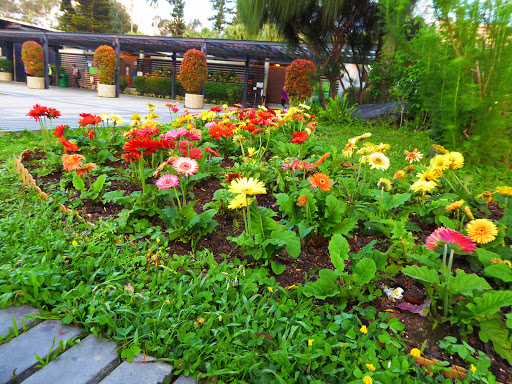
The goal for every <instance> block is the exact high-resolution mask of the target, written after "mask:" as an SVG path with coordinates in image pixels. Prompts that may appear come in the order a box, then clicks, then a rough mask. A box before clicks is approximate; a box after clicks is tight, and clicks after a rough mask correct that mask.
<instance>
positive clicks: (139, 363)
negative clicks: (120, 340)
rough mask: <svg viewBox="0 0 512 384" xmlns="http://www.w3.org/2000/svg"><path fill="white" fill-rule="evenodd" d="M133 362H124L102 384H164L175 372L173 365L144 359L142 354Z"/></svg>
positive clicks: (149, 357)
mask: <svg viewBox="0 0 512 384" xmlns="http://www.w3.org/2000/svg"><path fill="white" fill-rule="evenodd" d="M133 360H134V361H124V362H123V363H122V364H121V365H120V366H119V367H117V368H116V369H114V371H113V372H112V373H111V374H110V375H108V376H107V377H106V378H105V379H103V381H102V382H100V384H157V383H162V382H163V381H164V380H165V379H166V378H167V377H168V376H169V375H171V373H172V370H173V366H172V365H170V364H167V363H164V362H162V361H154V360H155V358H153V357H151V356H145V358H144V355H142V354H140V355H137V356H135V358H134V359H133ZM144 361H146V362H144ZM152 361H154V362H152ZM194 384H195V383H194Z"/></svg>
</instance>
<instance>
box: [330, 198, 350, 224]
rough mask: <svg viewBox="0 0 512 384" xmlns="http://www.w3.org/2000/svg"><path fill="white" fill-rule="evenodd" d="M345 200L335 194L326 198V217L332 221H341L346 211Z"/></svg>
mask: <svg viewBox="0 0 512 384" xmlns="http://www.w3.org/2000/svg"><path fill="white" fill-rule="evenodd" d="M345 205H346V204H345V202H342V201H341V200H338V199H337V198H335V197H334V196H333V195H329V196H327V197H326V199H325V218H326V219H327V221H329V222H330V223H340V222H341V218H342V217H343V216H344V212H345Z"/></svg>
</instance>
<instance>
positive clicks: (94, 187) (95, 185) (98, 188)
mask: <svg viewBox="0 0 512 384" xmlns="http://www.w3.org/2000/svg"><path fill="white" fill-rule="evenodd" d="M105 180H107V175H105V174H103V175H101V176H100V177H98V178H97V179H96V181H95V182H94V183H93V184H92V190H93V191H94V192H98V193H100V192H101V190H102V188H103V185H104V184H105Z"/></svg>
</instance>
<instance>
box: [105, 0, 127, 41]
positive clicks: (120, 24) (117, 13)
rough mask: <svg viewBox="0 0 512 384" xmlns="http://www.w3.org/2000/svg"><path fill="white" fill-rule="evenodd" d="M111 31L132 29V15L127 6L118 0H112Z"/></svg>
mask: <svg viewBox="0 0 512 384" xmlns="http://www.w3.org/2000/svg"><path fill="white" fill-rule="evenodd" d="M110 20H111V32H113V33H128V32H130V31H132V33H133V30H132V28H133V26H132V24H131V17H130V14H129V13H128V11H127V10H126V8H125V7H124V6H123V5H122V4H121V3H119V2H117V1H116V0H112V3H111V7H110Z"/></svg>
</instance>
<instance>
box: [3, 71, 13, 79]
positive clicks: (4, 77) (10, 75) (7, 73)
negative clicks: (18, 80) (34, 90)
mask: <svg viewBox="0 0 512 384" xmlns="http://www.w3.org/2000/svg"><path fill="white" fill-rule="evenodd" d="M0 81H12V73H9V72H0Z"/></svg>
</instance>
